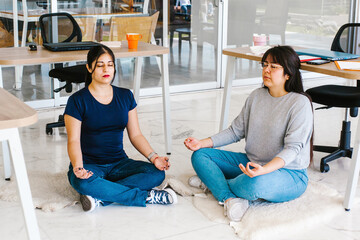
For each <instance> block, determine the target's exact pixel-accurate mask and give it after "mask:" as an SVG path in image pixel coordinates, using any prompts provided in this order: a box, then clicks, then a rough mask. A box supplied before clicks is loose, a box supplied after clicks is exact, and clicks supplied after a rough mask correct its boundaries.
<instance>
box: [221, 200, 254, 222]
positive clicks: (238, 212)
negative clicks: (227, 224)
mask: <svg viewBox="0 0 360 240" xmlns="http://www.w3.org/2000/svg"><path fill="white" fill-rule="evenodd" d="M248 208H249V205H247V207H244V205H243V204H241V203H239V204H235V205H234V206H232V208H231V211H229V212H228V211H226V215H227V217H228V218H229V219H230V220H231V221H234V222H240V221H241V219H242V218H243V216H244V215H245V213H246V211H247V210H248Z"/></svg>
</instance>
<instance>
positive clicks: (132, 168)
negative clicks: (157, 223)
mask: <svg viewBox="0 0 360 240" xmlns="http://www.w3.org/2000/svg"><path fill="white" fill-rule="evenodd" d="M84 168H85V169H86V170H89V171H92V172H93V173H94V174H93V175H92V176H91V177H90V178H88V179H79V178H77V177H76V176H75V174H74V172H73V168H72V165H71V164H70V167H69V172H68V178H69V182H70V184H71V186H73V188H74V189H75V190H76V191H77V192H79V193H80V194H82V195H90V196H92V197H93V198H96V199H98V200H101V201H103V205H104V206H106V205H109V204H111V203H114V202H115V203H119V204H121V205H126V206H145V201H146V198H147V195H148V193H147V191H148V190H151V189H152V188H154V187H156V186H159V185H160V184H161V183H162V181H163V180H164V178H165V172H164V171H160V170H158V169H157V168H156V167H155V166H154V165H153V164H151V163H147V162H143V161H135V160H132V159H122V160H121V161H119V162H117V163H110V164H104V165H99V164H84Z"/></svg>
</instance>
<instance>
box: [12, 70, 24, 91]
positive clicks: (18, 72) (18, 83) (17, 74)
mask: <svg viewBox="0 0 360 240" xmlns="http://www.w3.org/2000/svg"><path fill="white" fill-rule="evenodd" d="M22 71H23V66H15V85H14V88H15V90H20V89H21V86H22Z"/></svg>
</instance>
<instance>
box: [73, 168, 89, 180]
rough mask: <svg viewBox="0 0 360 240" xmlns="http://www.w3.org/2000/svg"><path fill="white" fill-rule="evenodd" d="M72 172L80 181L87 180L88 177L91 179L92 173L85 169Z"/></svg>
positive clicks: (75, 169)
mask: <svg viewBox="0 0 360 240" xmlns="http://www.w3.org/2000/svg"><path fill="white" fill-rule="evenodd" d="M73 172H74V174H75V176H76V177H77V178H80V179H88V178H89V177H91V176H92V175H93V172H92V171H89V170H86V169H85V168H82V167H76V168H74V169H73Z"/></svg>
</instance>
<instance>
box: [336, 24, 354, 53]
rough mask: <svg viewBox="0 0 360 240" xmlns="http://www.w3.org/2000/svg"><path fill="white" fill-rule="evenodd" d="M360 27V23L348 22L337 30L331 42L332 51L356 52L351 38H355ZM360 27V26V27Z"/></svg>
mask: <svg viewBox="0 0 360 240" xmlns="http://www.w3.org/2000/svg"><path fill="white" fill-rule="evenodd" d="M359 27H360V23H346V24H344V25H342V26H341V27H340V28H339V30H338V31H337V33H336V35H335V37H334V40H333V42H332V44H331V50H332V51H338V52H347V53H355V52H354V51H353V45H352V42H351V41H349V40H350V39H355V34H356V32H357V30H358V28H359ZM359 29H360V28H359Z"/></svg>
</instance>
